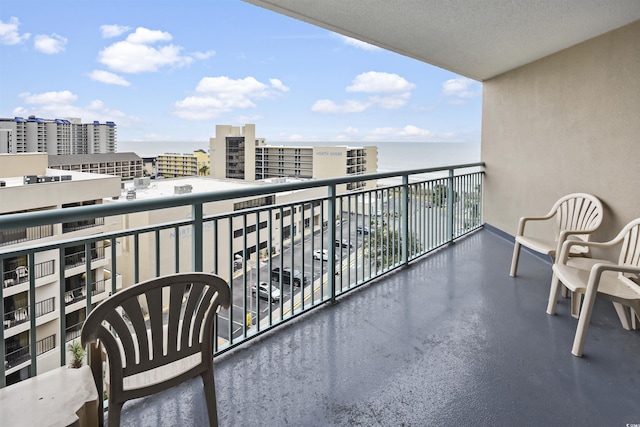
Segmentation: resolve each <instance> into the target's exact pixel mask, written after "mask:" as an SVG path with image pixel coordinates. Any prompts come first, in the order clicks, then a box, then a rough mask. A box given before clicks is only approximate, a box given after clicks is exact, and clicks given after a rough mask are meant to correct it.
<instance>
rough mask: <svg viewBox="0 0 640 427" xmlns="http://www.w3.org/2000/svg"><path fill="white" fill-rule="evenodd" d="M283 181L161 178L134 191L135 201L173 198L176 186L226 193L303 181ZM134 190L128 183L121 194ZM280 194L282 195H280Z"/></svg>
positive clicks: (194, 177)
mask: <svg viewBox="0 0 640 427" xmlns="http://www.w3.org/2000/svg"><path fill="white" fill-rule="evenodd" d="M281 179H282V180H284V181H277V179H266V180H262V181H243V180H235V179H216V178H211V177H203V176H195V175H194V176H187V177H180V178H161V179H152V180H150V181H149V182H150V185H149V187H147V188H137V189H136V200H137V199H156V198H161V197H166V196H173V195H174V194H175V187H177V186H186V185H190V186H191V191H190V192H191V193H206V192H211V191H227V190H238V189H246V188H251V187H255V186H257V185H265V184H272V183H276V182H277V183H282V182H299V181H303V180H300V179H294V178H286V179H285V178H281ZM133 189H134V183H132V182H128V183H127V184H126V186H125V189H124V190H123V194H126V192H127V191H128V190H133ZM281 194H282V193H281ZM108 201H109V202H126V201H127V200H126V198H125V197H121V198H120V199H118V200H111V199H108Z"/></svg>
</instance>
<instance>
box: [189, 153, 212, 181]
mask: <svg viewBox="0 0 640 427" xmlns="http://www.w3.org/2000/svg"><path fill="white" fill-rule="evenodd" d="M193 155H194V156H195V157H196V158H197V159H198V175H201V176H207V175H209V173H210V171H211V159H209V153H207V152H206V151H204V150H196V151H194V152H193Z"/></svg>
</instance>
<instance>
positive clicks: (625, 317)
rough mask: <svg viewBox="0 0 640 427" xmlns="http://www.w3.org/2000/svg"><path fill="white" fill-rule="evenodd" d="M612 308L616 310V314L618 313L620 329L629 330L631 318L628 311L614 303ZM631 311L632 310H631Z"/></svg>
mask: <svg viewBox="0 0 640 427" xmlns="http://www.w3.org/2000/svg"><path fill="white" fill-rule="evenodd" d="M613 307H614V308H615V309H616V313H618V318H620V323H622V327H623V328H624V329H626V330H627V331H629V330H631V318H630V316H629V311H628V310H627V307H625V306H624V305H622V304H620V303H619V302H614V303H613ZM631 311H633V309H631Z"/></svg>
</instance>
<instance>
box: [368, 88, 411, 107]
mask: <svg viewBox="0 0 640 427" xmlns="http://www.w3.org/2000/svg"><path fill="white" fill-rule="evenodd" d="M410 97H411V93H410V92H405V93H399V94H396V95H392V96H372V97H370V98H369V101H371V103H373V104H375V105H377V106H378V107H380V108H384V109H385V110H395V109H398V108H401V107H403V106H404V105H405V104H406V103H407V102H408V101H409V98H410Z"/></svg>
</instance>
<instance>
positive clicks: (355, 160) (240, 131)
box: [209, 124, 378, 190]
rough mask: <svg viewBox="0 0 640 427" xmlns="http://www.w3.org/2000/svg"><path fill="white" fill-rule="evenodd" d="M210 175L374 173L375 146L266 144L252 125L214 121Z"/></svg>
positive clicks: (317, 176)
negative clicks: (218, 123)
mask: <svg viewBox="0 0 640 427" xmlns="http://www.w3.org/2000/svg"><path fill="white" fill-rule="evenodd" d="M210 144H211V147H210V150H209V153H210V157H211V176H213V177H215V178H235V179H243V180H248V181H254V180H262V179H267V178H303V179H320V178H333V177H338V176H346V175H362V174H365V173H374V172H377V169H378V148H377V147H375V146H360V147H350V146H313V147H312V146H289V145H267V144H266V141H265V139H264V138H256V137H255V125H253V124H247V125H245V126H243V127H242V128H240V127H236V126H229V125H217V126H216V136H215V137H213V138H211V139H210ZM375 185H376V184H375V181H362V182H354V183H350V184H349V185H348V186H347V187H346V190H357V189H359V188H373V187H375Z"/></svg>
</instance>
